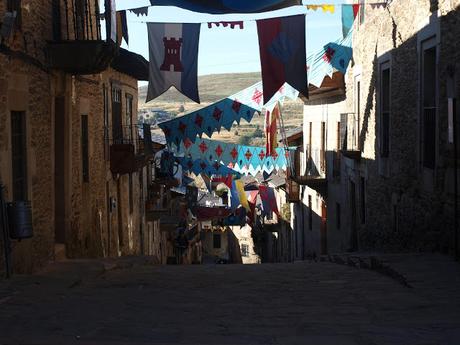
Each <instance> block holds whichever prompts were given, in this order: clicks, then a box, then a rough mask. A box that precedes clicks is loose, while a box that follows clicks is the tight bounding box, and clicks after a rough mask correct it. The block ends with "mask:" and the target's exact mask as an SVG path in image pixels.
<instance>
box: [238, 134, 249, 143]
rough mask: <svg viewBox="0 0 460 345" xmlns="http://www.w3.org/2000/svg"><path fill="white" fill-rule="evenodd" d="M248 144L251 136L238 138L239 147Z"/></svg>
mask: <svg viewBox="0 0 460 345" xmlns="http://www.w3.org/2000/svg"><path fill="white" fill-rule="evenodd" d="M250 142H251V136H250V135H247V134H246V135H242V136H241V137H240V140H238V143H239V144H240V145H249V144H250Z"/></svg>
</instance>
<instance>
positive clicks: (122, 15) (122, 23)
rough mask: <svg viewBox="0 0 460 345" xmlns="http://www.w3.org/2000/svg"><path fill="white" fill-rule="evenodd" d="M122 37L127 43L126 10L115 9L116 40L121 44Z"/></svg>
mask: <svg viewBox="0 0 460 345" xmlns="http://www.w3.org/2000/svg"><path fill="white" fill-rule="evenodd" d="M122 38H124V39H125V42H126V44H128V45H129V35H128V22H127V20H126V11H125V10H123V11H117V42H118V45H121V40H122Z"/></svg>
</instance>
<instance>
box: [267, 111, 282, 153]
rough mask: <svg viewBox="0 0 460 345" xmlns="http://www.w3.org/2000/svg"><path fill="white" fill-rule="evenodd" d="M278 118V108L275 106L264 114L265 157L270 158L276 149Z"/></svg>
mask: <svg viewBox="0 0 460 345" xmlns="http://www.w3.org/2000/svg"><path fill="white" fill-rule="evenodd" d="M279 116H280V106H279V104H277V105H276V106H275V107H274V108H273V110H272V111H268V110H267V111H266V112H265V135H266V146H265V150H266V153H267V155H269V156H271V155H273V153H274V152H275V148H277V147H278V140H277V132H278V130H277V126H276V124H277V122H278V118H279Z"/></svg>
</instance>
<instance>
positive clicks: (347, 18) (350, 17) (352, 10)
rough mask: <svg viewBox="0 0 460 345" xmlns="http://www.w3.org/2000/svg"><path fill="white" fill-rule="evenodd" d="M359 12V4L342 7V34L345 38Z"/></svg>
mask: <svg viewBox="0 0 460 345" xmlns="http://www.w3.org/2000/svg"><path fill="white" fill-rule="evenodd" d="M358 12H359V4H354V5H351V4H346V5H342V33H343V37H347V35H348V33H349V32H350V30H351V28H352V26H353V22H354V21H355V18H356V16H357V15H358Z"/></svg>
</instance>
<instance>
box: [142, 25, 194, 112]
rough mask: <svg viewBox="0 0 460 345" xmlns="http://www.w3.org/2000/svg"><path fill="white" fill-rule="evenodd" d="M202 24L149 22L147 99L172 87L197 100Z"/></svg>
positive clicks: (149, 99) (147, 100)
mask: <svg viewBox="0 0 460 345" xmlns="http://www.w3.org/2000/svg"><path fill="white" fill-rule="evenodd" d="M200 26H201V24H180V23H177V24H166V23H147V31H148V36H149V56H150V67H149V86H148V91H147V99H146V102H149V101H151V100H152V99H154V98H156V97H158V96H160V95H161V94H163V93H164V92H166V91H167V90H168V89H169V88H170V87H171V86H174V87H175V88H176V89H177V90H178V91H179V92H181V93H182V94H183V95H185V96H186V97H188V98H190V99H191V100H193V101H194V102H197V103H200V98H199V95H198V76H197V71H198V43H199V40H200Z"/></svg>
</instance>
